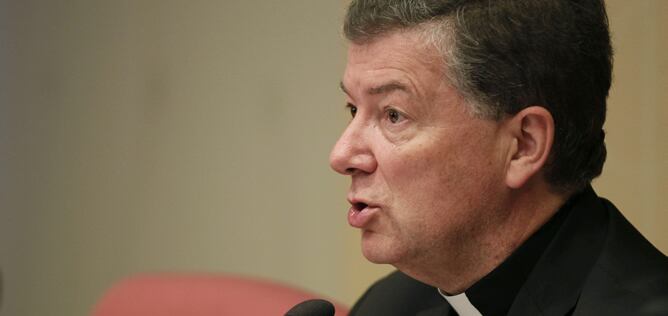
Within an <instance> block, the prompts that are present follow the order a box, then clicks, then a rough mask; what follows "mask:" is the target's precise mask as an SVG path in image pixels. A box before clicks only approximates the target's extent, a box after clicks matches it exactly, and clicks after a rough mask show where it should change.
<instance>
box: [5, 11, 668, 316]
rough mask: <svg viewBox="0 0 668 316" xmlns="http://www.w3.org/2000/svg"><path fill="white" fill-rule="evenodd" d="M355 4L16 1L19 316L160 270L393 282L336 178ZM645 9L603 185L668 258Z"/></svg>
mask: <svg viewBox="0 0 668 316" xmlns="http://www.w3.org/2000/svg"><path fill="white" fill-rule="evenodd" d="M343 2H345V1H307V0H283V1H267V0H264V1H259V0H257V1H203V0H202V1H176V0H172V1H157V0H155V1H150V0H143V1H129V0H128V1H86V0H80V1H74V0H72V1H59V2H55V1H45V0H31V1H9V0H0V268H1V269H2V274H3V279H4V283H5V284H4V299H3V306H2V310H1V311H0V314H2V315H7V316H10V315H11V316H23V315H85V314H86V313H87V311H88V310H90V308H91V306H92V304H93V303H94V302H95V300H96V299H97V298H98V296H99V295H100V294H101V293H102V292H103V291H104V289H105V288H106V287H107V286H108V285H109V284H111V283H112V282H113V281H114V280H116V279H118V278H121V277H123V276H125V275H128V274H132V273H136V272H141V271H174V270H176V271H206V272H232V273H241V274H248V275H255V276H261V277H269V278H273V279H277V280H282V281H285V282H290V283H293V284H296V285H298V286H301V287H304V288H307V289H311V290H314V291H317V292H320V293H322V294H324V295H327V296H330V297H333V298H337V299H339V300H341V301H343V302H346V303H352V302H353V301H354V299H355V298H356V297H357V296H358V295H359V294H360V293H361V292H362V291H363V289H364V288H365V287H366V286H367V285H368V284H369V283H370V282H371V281H372V280H373V279H375V278H377V277H378V276H379V275H381V274H383V273H385V272H386V271H388V270H389V267H378V266H375V265H372V264H369V263H367V262H366V261H365V260H364V259H363V258H362V257H361V255H359V250H358V236H357V233H356V232H355V231H353V230H352V229H349V228H348V227H347V225H346V221H345V208H346V205H345V201H344V194H345V190H346V186H347V180H345V179H343V177H338V176H336V175H334V174H333V172H331V171H330V170H329V169H328V167H327V155H328V152H329V148H330V146H331V145H332V144H333V143H334V141H335V139H336V137H337V136H338V133H339V132H340V131H341V130H342V128H343V127H344V124H345V122H346V120H347V116H346V114H345V111H344V110H343V106H342V97H341V95H340V94H339V92H338V87H337V84H338V80H339V77H340V73H341V71H342V67H343V64H344V52H345V48H344V43H343V41H342V40H341V39H340V36H339V28H340V26H339V25H340V20H341V15H342V12H343V4H342V3H343ZM626 3H628V2H626V1H622V0H616V1H610V19H611V23H612V29H613V34H614V36H615V48H616V51H617V62H616V72H615V83H614V91H613V92H612V95H611V98H610V111H609V120H608V124H607V130H608V144H609V161H608V164H607V166H606V169H605V171H604V172H605V176H604V177H602V178H601V179H600V180H598V181H597V182H596V187H597V189H598V190H599V191H600V192H601V193H602V194H604V195H606V196H608V197H609V198H610V199H612V200H613V201H614V202H615V203H617V204H618V206H620V207H621V208H622V209H623V211H624V213H625V214H627V215H628V216H629V218H630V219H631V220H632V222H633V223H634V224H636V225H637V226H638V227H639V228H640V229H641V230H642V231H643V232H644V233H645V234H646V235H647V236H648V238H649V239H650V240H652V241H653V242H655V244H657V245H658V246H659V247H660V248H661V249H662V250H663V251H664V252H668V234H667V233H666V231H668V230H667V229H666V228H665V227H666V224H668V216H667V215H666V201H667V198H666V196H665V195H666V193H668V170H667V168H668V166H667V163H666V161H668V151H667V150H668V148H667V147H668V146H666V145H667V143H666V139H668V126H666V122H667V121H668V113H667V109H666V106H665V104H666V103H667V101H668V96H667V94H666V83H667V82H668V78H666V76H667V70H668V65H667V64H666V63H667V61H668V57H667V56H666V54H665V53H664V52H665V51H667V50H668V47H666V41H665V38H668V36H667V35H668V34H666V33H667V32H666V30H667V25H666V23H667V22H666V17H668V12H667V10H668V2H665V1H661V0H655V1H640V2H639V4H637V6H636V7H631V6H630V5H628V4H626ZM634 5H636V4H634Z"/></svg>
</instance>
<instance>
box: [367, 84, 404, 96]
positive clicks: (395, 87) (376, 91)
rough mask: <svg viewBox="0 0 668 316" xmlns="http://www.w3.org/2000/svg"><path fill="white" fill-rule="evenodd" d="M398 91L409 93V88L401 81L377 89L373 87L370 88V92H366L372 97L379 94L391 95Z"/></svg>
mask: <svg viewBox="0 0 668 316" xmlns="http://www.w3.org/2000/svg"><path fill="white" fill-rule="evenodd" d="M397 90H399V91H404V92H408V87H407V86H406V85H405V84H403V83H401V82H399V81H390V82H388V83H384V84H382V85H380V86H377V87H371V88H369V90H367V91H366V93H368V94H371V95H377V94H385V93H390V92H393V91H397Z"/></svg>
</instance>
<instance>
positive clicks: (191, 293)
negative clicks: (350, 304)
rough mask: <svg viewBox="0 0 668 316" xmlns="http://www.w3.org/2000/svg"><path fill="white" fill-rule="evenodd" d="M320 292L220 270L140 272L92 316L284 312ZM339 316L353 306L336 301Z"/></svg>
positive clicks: (110, 294) (235, 315)
mask: <svg viewBox="0 0 668 316" xmlns="http://www.w3.org/2000/svg"><path fill="white" fill-rule="evenodd" d="M312 298H318V296H317V295H314V294H312V293H308V292H306V291H303V290H299V289H295V288H293V287H290V286H286V285H282V284H278V283H275V282H270V281H262V280H257V279H249V278H244V277H234V276H220V275H179V274H155V275H138V276H134V277H130V278H127V279H125V280H122V281H120V282H118V283H117V284H115V285H114V286H112V288H111V289H110V290H109V291H107V292H106V293H105V294H104V296H103V297H102V299H101V300H100V301H99V302H98V303H97V305H96V306H95V308H94V310H93V313H92V314H91V315H92V316H227V315H230V316H232V315H233V316H256V315H257V316H273V315H276V316H282V315H283V314H285V312H287V311H288V310H289V309H290V308H292V306H294V305H296V304H298V303H300V302H302V301H304V300H307V299H312ZM334 306H335V307H336V316H346V315H348V308H347V307H345V306H343V305H340V304H336V303H335V304H334Z"/></svg>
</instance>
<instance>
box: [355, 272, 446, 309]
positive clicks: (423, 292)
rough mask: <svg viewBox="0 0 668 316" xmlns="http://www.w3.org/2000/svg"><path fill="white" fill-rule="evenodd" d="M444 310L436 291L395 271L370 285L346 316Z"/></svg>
mask: <svg viewBox="0 0 668 316" xmlns="http://www.w3.org/2000/svg"><path fill="white" fill-rule="evenodd" d="M447 308H448V305H447V303H446V302H445V300H444V299H443V297H441V296H440V295H439V294H438V291H437V290H436V288H434V287H433V286H430V285H427V284H424V283H422V282H420V281H417V280H415V279H413V278H411V277H409V276H407V275H405V274H404V273H402V272H400V271H395V272H393V273H391V274H389V275H388V276H386V277H384V278H382V279H380V280H379V281H377V282H376V283H374V284H373V285H372V286H371V287H370V288H369V289H368V290H367V291H366V292H365V293H364V295H362V297H361V298H360V299H359V300H358V301H357V303H355V306H353V309H352V311H351V313H350V315H351V316H352V315H388V316H391V315H418V314H420V313H421V312H428V311H433V310H441V309H442V310H443V311H445V310H447Z"/></svg>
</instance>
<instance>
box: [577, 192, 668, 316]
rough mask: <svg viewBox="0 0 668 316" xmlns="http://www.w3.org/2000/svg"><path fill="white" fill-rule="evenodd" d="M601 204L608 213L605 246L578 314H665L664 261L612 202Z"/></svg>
mask: <svg viewBox="0 0 668 316" xmlns="http://www.w3.org/2000/svg"><path fill="white" fill-rule="evenodd" d="M603 202H604V205H605V207H606V209H607V210H608V214H609V225H608V231H607V236H606V240H605V245H604V247H603V249H602V251H601V254H600V256H599V258H598V260H597V261H596V263H595V264H594V266H593V267H592V271H591V273H590V275H589V277H588V279H587V283H586V285H585V287H584V288H583V292H582V297H581V299H580V304H579V305H580V306H579V307H580V308H581V310H582V311H585V310H587V309H588V308H591V310H592V311H594V310H595V311H597V312H601V311H602V310H601V309H604V310H605V309H609V310H610V311H611V312H613V311H614V312H617V313H618V314H619V312H620V310H626V311H629V312H633V313H636V314H637V315H665V314H666V313H668V258H666V256H665V255H664V254H662V253H661V252H660V251H659V250H658V249H656V248H655V247H654V246H653V245H652V244H651V243H650V242H649V241H648V240H647V239H645V237H643V236H642V234H641V233H640V232H639V231H638V230H636V228H635V227H633V225H631V223H629V222H628V221H627V220H626V218H624V216H623V215H622V214H621V213H620V212H619V210H617V208H615V206H614V205H612V203H610V202H609V201H607V200H603ZM602 303H603V304H602ZM589 304H591V306H589Z"/></svg>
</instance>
